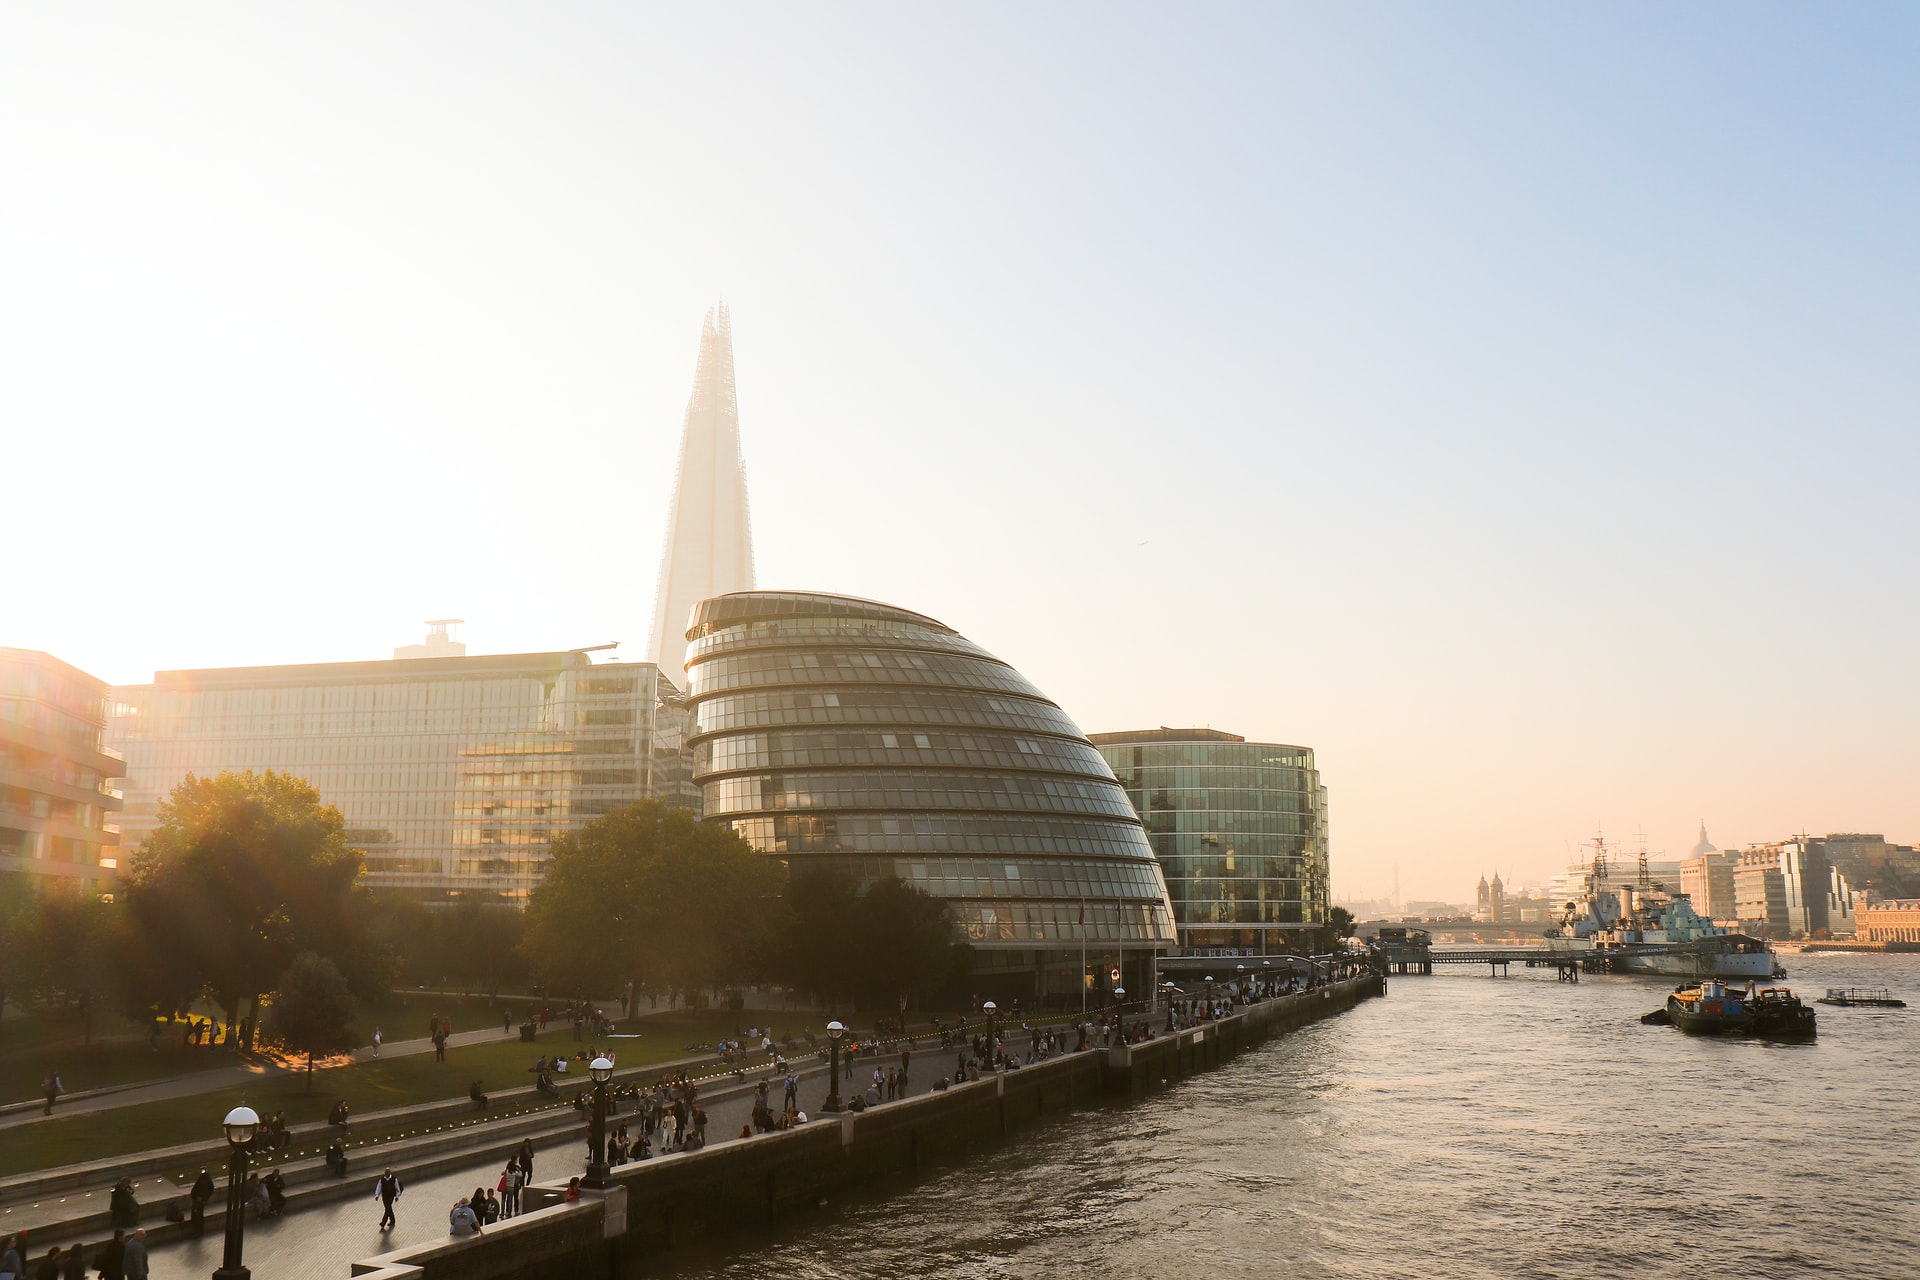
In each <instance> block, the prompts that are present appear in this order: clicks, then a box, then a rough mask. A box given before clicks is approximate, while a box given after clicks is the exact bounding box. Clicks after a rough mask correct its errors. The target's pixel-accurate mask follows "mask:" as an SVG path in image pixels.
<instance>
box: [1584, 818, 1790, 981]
mask: <svg viewBox="0 0 1920 1280" xmlns="http://www.w3.org/2000/svg"><path fill="white" fill-rule="evenodd" d="M1593 844H1594V852H1593V862H1592V864H1591V866H1590V867H1589V868H1588V870H1587V874H1586V876H1585V883H1584V885H1583V893H1582V896H1581V897H1580V898H1579V899H1578V900H1576V901H1574V902H1570V903H1568V904H1567V908H1566V911H1565V913H1564V914H1563V915H1562V916H1561V919H1560V922H1559V924H1558V925H1556V926H1555V927H1553V928H1551V929H1548V930H1547V931H1546V939H1547V947H1548V949H1549V950H1552V951H1564V952H1572V953H1575V954H1578V955H1579V956H1581V957H1582V959H1587V958H1591V959H1592V960H1594V961H1597V962H1601V963H1604V965H1605V967H1606V968H1608V969H1611V970H1613V971H1614V972H1616V973H1646V974H1655V975H1660V976H1664V977H1670V978H1771V977H1774V976H1776V974H1777V973H1778V972H1779V967H1778V965H1777V964H1776V963H1775V960H1774V955H1773V948H1772V947H1771V946H1770V945H1769V944H1768V943H1767V941H1766V939H1764V938H1756V937H1753V936H1752V935H1751V934H1745V933H1740V932H1737V931H1735V930H1732V929H1724V928H1721V927H1720V926H1719V925H1717V924H1715V923H1714V922H1713V921H1711V920H1708V919H1706V918H1705V917H1704V916H1702V915H1700V913H1699V912H1697V911H1695V910H1694V909H1693V903H1692V901H1691V900H1690V899H1689V897H1688V896H1687V895H1686V894H1684V893H1676V892H1672V891H1670V890H1668V889H1667V887H1666V886H1665V885H1663V884H1657V883H1655V882H1654V881H1653V878H1652V876H1651V875H1650V874H1649V873H1648V868H1647V854H1646V850H1645V849H1642V850H1641V851H1640V874H1639V876H1638V877H1637V879H1636V881H1635V883H1633V884H1631V885H1613V886H1610V885H1609V881H1610V880H1612V879H1613V876H1612V865H1611V864H1612V860H1611V858H1610V856H1609V854H1608V851H1607V846H1606V841H1605V840H1603V839H1600V838H1598V837H1596V838H1595V839H1594V842H1593Z"/></svg>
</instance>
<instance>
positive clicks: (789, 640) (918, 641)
mask: <svg viewBox="0 0 1920 1280" xmlns="http://www.w3.org/2000/svg"><path fill="white" fill-rule="evenodd" d="M833 641H846V642H851V643H854V644H860V645H869V644H873V645H885V646H888V647H890V648H912V649H920V650H924V651H927V652H936V653H939V652H944V653H965V654H971V655H974V656H976V657H982V658H984V657H989V656H991V655H989V654H988V653H987V652H986V650H984V649H982V648H981V647H980V646H979V645H977V644H975V643H974V642H973V641H971V640H969V639H967V638H966V637H965V636H961V635H956V634H954V633H952V632H947V631H933V630H930V629H928V628H926V627H917V626H913V625H911V624H907V623H897V622H880V621H853V620H850V619H844V618H765V619H756V620H755V621H753V622H743V623H736V624H733V625H729V626H726V627H724V628H723V629H721V630H718V631H714V632H713V633H711V634H709V635H704V636H700V637H698V638H697V639H695V640H694V641H693V643H692V644H690V645H689V646H688V647H687V665H688V667H689V669H691V668H693V667H696V666H698V665H699V663H701V662H702V661H704V660H706V659H709V658H712V657H714V656H715V655H717V654H723V653H731V652H734V651H737V650H741V649H760V648H774V647H786V646H793V647H806V648H817V647H819V646H821V645H823V644H828V643H831V642H833Z"/></svg>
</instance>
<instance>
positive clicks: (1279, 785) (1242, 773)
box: [1108, 758, 1320, 794]
mask: <svg viewBox="0 0 1920 1280" xmlns="http://www.w3.org/2000/svg"><path fill="white" fill-rule="evenodd" d="M1112 763H1113V762H1112V760H1111V759H1110V758H1109V760H1108V764H1112ZM1114 776H1115V777H1118V778H1119V779H1120V782H1121V785H1122V786H1124V787H1126V788H1127V789H1128V790H1129V791H1159V790H1168V789H1173V788H1180V789H1191V788H1212V789H1222V788H1234V787H1240V788H1254V789H1258V790H1261V791H1305V792H1308V793H1309V794H1311V793H1312V792H1314V791H1317V790H1318V789H1319V787H1320V774H1319V772H1318V771H1316V770H1313V769H1278V768H1275V769H1253V768H1246V767H1243V766H1237V765H1236V766H1233V767H1228V766H1224V765H1223V766H1220V767H1218V768H1207V767H1201V766H1182V767H1180V768H1178V769H1129V770H1127V771H1126V773H1125V774H1121V773H1120V772H1119V771H1118V770H1116V771H1115V774H1114Z"/></svg>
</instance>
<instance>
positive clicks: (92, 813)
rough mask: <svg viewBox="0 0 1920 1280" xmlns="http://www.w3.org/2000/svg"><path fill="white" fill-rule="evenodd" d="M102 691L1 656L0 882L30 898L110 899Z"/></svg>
mask: <svg viewBox="0 0 1920 1280" xmlns="http://www.w3.org/2000/svg"><path fill="white" fill-rule="evenodd" d="M106 720H107V684H106V682H105V681H104V680H96V679H95V678H94V677H92V676H90V675H88V674H87V673H86V672H84V671H82V670H80V669H79V668H77V667H72V666H68V665H67V664H66V663H64V662H62V661H60V660H59V659H58V658H55V657H53V656H51V655H50V654H45V653H41V652H39V651H37V650H33V649H8V648H0V876H20V877H24V878H25V879H26V880H27V881H28V882H29V883H30V884H31V885H32V887H33V888H34V889H36V890H55V891H74V892H80V893H103V892H109V891H111V889H112V887H113V882H114V880H115V878H116V871H117V867H118V861H119V852H120V850H119V846H120V832H119V828H118V827H117V826H116V825H115V824H114V823H113V822H112V821H111V820H110V819H111V818H112V816H113V815H114V814H116V813H117V812H118V811H119V809H120V792H119V791H118V790H116V789H115V788H114V786H113V780H114V779H116V778H118V777H120V776H121V775H122V774H123V773H124V772H125V765H124V764H123V763H122V762H121V760H120V757H119V756H118V754H116V753H115V752H113V751H110V750H108V749H107V748H106V747H105V746H104V745H103V743H102V736H103V734H104V731H105V727H106Z"/></svg>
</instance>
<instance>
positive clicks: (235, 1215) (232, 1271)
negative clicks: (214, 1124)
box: [213, 1107, 260, 1280]
mask: <svg viewBox="0 0 1920 1280" xmlns="http://www.w3.org/2000/svg"><path fill="white" fill-rule="evenodd" d="M222 1123H224V1124H225V1125H226V1128H227V1146H228V1148H230V1153H229V1155H228V1159H227V1248H226V1254H225V1257H224V1258H223V1259H222V1261H221V1263H220V1269H219V1270H218V1271H216V1272H214V1273H213V1280H251V1273H250V1272H249V1271H248V1270H247V1269H246V1267H244V1266H242V1265H241V1262H240V1249H241V1244H242V1240H241V1237H242V1235H243V1234H244V1233H245V1231H246V1229H247V1201H246V1193H245V1191H244V1190H243V1188H242V1184H244V1183H245V1182H246V1180H247V1144H248V1143H250V1142H252V1141H253V1135H254V1131H255V1130H257V1129H258V1128H259V1127H260V1117H259V1116H258V1115H256V1114H254V1110H253V1108H252V1107H235V1108H234V1109H233V1110H231V1111H229V1112H227V1118H226V1120H225V1121H223V1122H222Z"/></svg>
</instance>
